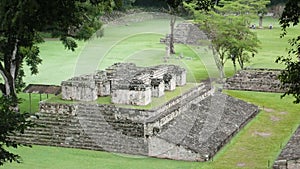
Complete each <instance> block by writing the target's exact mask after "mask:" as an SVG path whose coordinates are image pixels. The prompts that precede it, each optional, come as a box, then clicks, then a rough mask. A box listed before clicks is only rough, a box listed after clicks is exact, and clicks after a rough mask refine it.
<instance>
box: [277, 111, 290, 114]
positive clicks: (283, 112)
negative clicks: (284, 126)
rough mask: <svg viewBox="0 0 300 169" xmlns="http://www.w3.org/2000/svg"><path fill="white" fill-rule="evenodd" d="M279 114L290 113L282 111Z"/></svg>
mask: <svg viewBox="0 0 300 169" xmlns="http://www.w3.org/2000/svg"><path fill="white" fill-rule="evenodd" d="M279 114H288V112H285V111H282V112H279Z"/></svg>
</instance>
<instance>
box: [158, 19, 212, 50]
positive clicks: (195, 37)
mask: <svg viewBox="0 0 300 169" xmlns="http://www.w3.org/2000/svg"><path fill="white" fill-rule="evenodd" d="M173 36H174V42H175V43H181V44H189V45H200V44H201V40H205V41H206V40H208V37H207V35H206V34H205V33H204V32H203V31H201V30H200V29H199V25H196V24H193V23H191V22H182V23H179V24H177V25H176V27H175V28H174V33H173ZM169 41H170V34H168V35H166V37H165V38H162V39H161V40H160V42H161V43H169Z"/></svg>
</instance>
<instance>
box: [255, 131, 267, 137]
mask: <svg viewBox="0 0 300 169" xmlns="http://www.w3.org/2000/svg"><path fill="white" fill-rule="evenodd" d="M253 135H257V136H261V137H270V136H271V135H272V133H267V132H258V131H255V132H254V133H253Z"/></svg>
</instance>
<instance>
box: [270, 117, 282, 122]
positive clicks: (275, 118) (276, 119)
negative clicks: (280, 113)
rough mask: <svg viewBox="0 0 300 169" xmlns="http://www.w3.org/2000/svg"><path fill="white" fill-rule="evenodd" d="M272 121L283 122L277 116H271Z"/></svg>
mask: <svg viewBox="0 0 300 169" xmlns="http://www.w3.org/2000/svg"><path fill="white" fill-rule="evenodd" d="M270 119H271V120H272V121H280V120H281V119H280V118H279V117H276V116H271V117H270Z"/></svg>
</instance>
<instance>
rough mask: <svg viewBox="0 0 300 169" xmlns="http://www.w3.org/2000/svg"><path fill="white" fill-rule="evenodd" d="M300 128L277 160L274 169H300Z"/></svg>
mask: <svg viewBox="0 0 300 169" xmlns="http://www.w3.org/2000/svg"><path fill="white" fill-rule="evenodd" d="M299 143H300V126H299V127H298V129H297V130H296V132H295V133H294V135H293V136H292V137H291V139H290V140H289V142H288V143H287V145H286V146H285V147H284V149H283V150H282V152H281V153H280V155H279V156H278V158H277V160H276V161H275V162H274V165H273V168H274V169H299V168H300V149H299Z"/></svg>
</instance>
